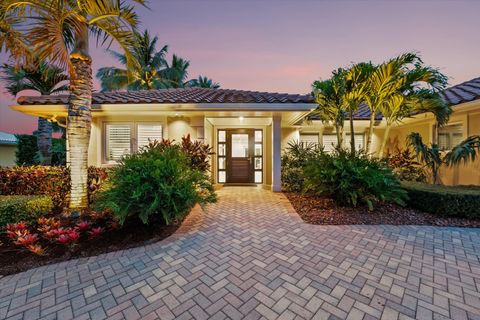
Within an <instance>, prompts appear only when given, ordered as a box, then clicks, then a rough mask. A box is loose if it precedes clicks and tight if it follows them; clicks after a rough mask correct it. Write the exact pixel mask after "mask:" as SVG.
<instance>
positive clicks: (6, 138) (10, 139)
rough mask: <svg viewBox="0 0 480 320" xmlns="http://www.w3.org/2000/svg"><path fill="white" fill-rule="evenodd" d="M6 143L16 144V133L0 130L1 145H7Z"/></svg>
mask: <svg viewBox="0 0 480 320" xmlns="http://www.w3.org/2000/svg"><path fill="white" fill-rule="evenodd" d="M5 144H11V145H16V144H17V138H16V137H15V135H13V134H11V133H7V132H3V131H0V145H5Z"/></svg>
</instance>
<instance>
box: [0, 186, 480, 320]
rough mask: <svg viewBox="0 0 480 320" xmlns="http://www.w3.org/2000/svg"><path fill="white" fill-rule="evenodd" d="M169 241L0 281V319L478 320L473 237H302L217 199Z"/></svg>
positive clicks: (256, 192) (339, 233) (270, 214)
mask: <svg viewBox="0 0 480 320" xmlns="http://www.w3.org/2000/svg"><path fill="white" fill-rule="evenodd" d="M219 194H220V201H219V202H218V203H217V204H215V205H212V206H210V207H209V208H208V210H207V212H206V213H204V214H198V213H197V214H193V215H192V216H191V217H190V218H189V220H188V221H187V223H186V224H185V227H184V228H182V229H181V230H180V232H179V233H178V234H176V235H174V236H173V237H171V238H169V239H167V240H165V241H163V242H160V243H156V244H153V245H150V246H147V247H142V248H136V249H132V250H127V251H123V252H116V253H111V254H107V255H102V256H98V257H93V258H88V259H80V260H75V261H70V262H67V263H61V264H56V265H52V266H48V267H42V268H38V269H35V270H31V271H28V272H25V273H21V274H17V275H14V276H8V277H4V278H2V279H0V319H3V318H11V319H14V318H24V319H35V318H42V319H54V318H56V319H69V318H72V317H75V318H79V319H89V318H90V319H97V318H110V319H120V318H126V319H140V318H142V319H158V318H159V319H174V318H175V319H191V318H196V319H224V318H227V317H228V318H231V319H242V318H247V319H258V318H266V319H274V318H281V319H294V318H295V319H311V318H314V319H338V318H342V319H343V318H348V319H374V318H382V319H397V318H399V319H409V318H418V319H432V318H433V319H446V318H453V319H468V318H471V319H480V293H479V291H480V290H479V289H480V264H479V255H480V231H479V230H475V229H461V228H436V227H418V226H401V227H395V226H340V227H338V226H313V225H308V224H305V223H303V222H302V221H301V219H300V218H299V217H298V216H297V215H296V214H295V213H294V212H293V209H292V208H291V206H290V205H289V203H288V201H287V200H286V199H285V197H284V196H283V195H281V194H273V193H271V192H268V191H264V190H260V189H257V188H247V187H230V188H224V189H222V190H220V192H219Z"/></svg>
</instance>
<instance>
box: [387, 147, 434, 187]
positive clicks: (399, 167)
mask: <svg viewBox="0 0 480 320" xmlns="http://www.w3.org/2000/svg"><path fill="white" fill-rule="evenodd" d="M386 160H387V163H388V166H389V167H390V168H392V170H393V173H395V175H396V176H397V177H398V179H400V180H402V181H417V182H426V181H427V175H426V173H425V169H424V166H423V165H422V164H421V163H419V162H418V161H417V157H416V156H415V155H414V154H413V153H412V151H411V149H409V148H408V149H404V150H401V149H399V148H397V149H396V150H395V152H394V153H393V154H391V155H390V156H389V157H388V158H387V159H386Z"/></svg>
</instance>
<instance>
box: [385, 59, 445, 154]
mask: <svg viewBox="0 0 480 320" xmlns="http://www.w3.org/2000/svg"><path fill="white" fill-rule="evenodd" d="M380 69H381V70H383V72H381V76H380V77H379V79H380V81H383V82H388V83H389V84H388V85H387V86H386V87H387V89H386V90H385V91H386V92H387V93H386V94H384V96H383V98H382V99H381V103H380V104H378V105H377V107H378V110H379V111H381V113H382V115H383V117H384V118H385V120H386V127H385V133H384V136H383V140H382V145H381V147H380V152H379V157H380V158H382V157H383V153H384V150H385V147H386V144H387V141H388V138H389V134H390V129H391V127H392V125H393V124H394V123H397V122H399V121H401V120H403V119H404V118H406V117H410V116H411V115H412V114H414V113H420V112H432V113H433V114H434V115H435V118H436V121H437V123H438V125H440V126H441V125H444V124H446V123H447V122H448V119H449V116H450V114H451V112H452V110H451V107H450V106H449V105H447V104H446V103H445V102H444V100H443V99H441V98H440V96H439V95H438V91H439V90H441V89H443V88H445V86H446V84H447V78H446V77H445V76H444V75H443V74H441V73H440V72H439V71H438V70H437V69H434V68H431V67H428V66H424V65H423V62H422V60H421V59H420V58H419V57H418V56H417V55H415V54H412V53H407V54H404V55H401V56H399V57H397V58H395V59H392V60H390V61H388V62H387V63H385V64H383V65H382V66H380Z"/></svg>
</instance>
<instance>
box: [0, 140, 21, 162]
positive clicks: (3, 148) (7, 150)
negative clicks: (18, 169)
mask: <svg viewBox="0 0 480 320" xmlns="http://www.w3.org/2000/svg"><path fill="white" fill-rule="evenodd" d="M16 150H17V146H16V145H0V166H1V167H12V166H14V165H15V160H16V157H15V151H16Z"/></svg>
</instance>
